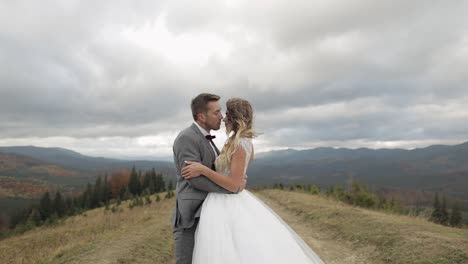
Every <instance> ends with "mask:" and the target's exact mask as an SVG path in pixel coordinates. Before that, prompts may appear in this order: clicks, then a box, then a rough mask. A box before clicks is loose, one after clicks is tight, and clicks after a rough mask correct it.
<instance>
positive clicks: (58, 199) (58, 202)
mask: <svg viewBox="0 0 468 264" xmlns="http://www.w3.org/2000/svg"><path fill="white" fill-rule="evenodd" d="M65 211H66V204H65V201H64V200H63V198H62V195H61V194H60V191H58V190H57V192H56V193H55V199H54V212H55V213H56V214H57V215H58V216H59V217H62V216H64V215H65Z"/></svg>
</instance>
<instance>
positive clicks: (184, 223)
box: [171, 124, 232, 228]
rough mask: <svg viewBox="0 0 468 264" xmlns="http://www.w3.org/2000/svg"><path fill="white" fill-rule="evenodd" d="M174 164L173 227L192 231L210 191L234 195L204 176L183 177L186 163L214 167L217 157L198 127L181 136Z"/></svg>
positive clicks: (176, 140)
mask: <svg viewBox="0 0 468 264" xmlns="http://www.w3.org/2000/svg"><path fill="white" fill-rule="evenodd" d="M172 149H173V152H174V163H175V166H176V171H177V175H176V176H177V183H176V206H175V208H174V212H173V214H172V218H171V223H172V224H173V227H174V228H190V227H191V226H193V224H194V223H195V218H197V217H200V212H201V205H202V204H203V201H204V200H205V198H206V196H207V195H208V193H209V192H218V193H232V192H230V191H228V190H226V189H223V188H222V187H220V186H219V185H217V184H215V183H214V182H212V181H210V180H209V179H208V178H207V177H205V176H200V177H195V178H192V179H190V180H186V179H184V178H183V177H182V176H181V173H180V171H181V169H182V168H183V167H184V166H185V163H184V162H185V161H197V162H200V163H202V164H203V165H205V166H207V167H208V168H214V161H215V159H216V155H215V153H214V152H213V149H212V148H211V146H210V142H209V141H208V140H207V139H206V138H205V136H203V134H202V132H201V131H200V129H199V128H198V127H197V125H195V124H192V125H191V126H190V127H188V128H186V129H184V130H183V131H182V132H180V133H179V135H178V136H177V138H176V139H175V141H174V145H173V148H172Z"/></svg>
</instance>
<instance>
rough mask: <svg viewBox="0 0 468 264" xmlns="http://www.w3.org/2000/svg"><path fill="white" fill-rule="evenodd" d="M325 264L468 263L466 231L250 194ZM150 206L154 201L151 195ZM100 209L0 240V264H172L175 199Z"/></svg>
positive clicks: (318, 201)
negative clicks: (270, 209)
mask: <svg viewBox="0 0 468 264" xmlns="http://www.w3.org/2000/svg"><path fill="white" fill-rule="evenodd" d="M255 194H256V195H257V196H258V197H259V198H261V199H262V200H263V201H265V202H266V203H267V204H268V205H270V206H271V207H272V208H273V209H274V210H275V211H276V212H277V213H278V214H279V215H280V216H281V217H282V218H283V219H284V220H285V221H286V222H287V223H288V224H290V225H291V227H292V228H293V229H294V230H296V232H297V233H298V234H300V235H301V237H303V239H304V240H305V241H306V242H307V243H308V244H309V245H310V246H311V247H312V248H313V249H314V251H316V252H317V253H318V254H319V255H320V256H321V257H322V258H323V259H324V261H325V262H326V263H468V230H462V229H454V228H448V227H443V226H440V225H435V224H433V223H430V222H427V221H425V220H422V219H418V218H413V217H406V216H400V215H391V214H386V213H382V212H376V211H369V210H365V209H360V208H356V207H352V206H349V205H346V204H343V203H340V202H336V201H334V200H328V199H326V198H323V197H320V196H316V195H310V194H305V193H299V192H288V191H280V190H263V191H258V192H256V193H255ZM152 200H153V201H154V196H153V197H152ZM127 204H128V203H122V205H121V206H120V208H122V210H123V211H122V212H116V213H112V212H111V211H105V210H104V209H103V208H99V209H95V210H91V211H88V212H86V216H85V215H80V216H75V217H70V218H68V219H67V220H65V221H63V222H61V223H59V224H57V225H55V226H49V227H39V228H36V229H34V230H31V231H28V232H26V233H24V234H22V235H18V236H14V237H10V238H7V239H4V240H0V263H2V264H3V263H173V253H174V242H173V239H172V230H171V226H170V223H169V219H170V214H171V209H172V207H173V206H174V198H172V199H169V200H165V199H163V200H161V202H159V203H155V202H153V203H152V204H151V205H145V206H143V207H135V208H133V209H129V208H128V206H127Z"/></svg>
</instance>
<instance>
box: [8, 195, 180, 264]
mask: <svg viewBox="0 0 468 264" xmlns="http://www.w3.org/2000/svg"><path fill="white" fill-rule="evenodd" d="M152 200H153V203H152V204H151V205H145V206H143V207H135V208H133V209H129V208H128V206H127V204H128V202H124V203H122V204H121V205H120V206H119V207H120V208H121V209H122V211H121V212H120V211H118V212H116V213H112V212H111V211H105V210H104V209H103V208H98V209H94V210H91V211H88V212H86V214H84V215H80V216H74V217H70V218H68V219H66V220H65V221H63V222H61V223H59V224H57V225H55V226H49V227H45V226H44V227H39V228H36V229H34V230H30V231H28V232H26V233H24V234H22V235H19V236H14V237H10V238H7V239H4V240H2V241H0V263H116V262H117V263H155V262H156V263H168V262H170V261H171V260H172V258H173V255H172V254H173V240H172V231H171V227H170V223H169V218H170V212H171V208H172V206H173V205H174V199H170V200H164V199H162V200H161V202H159V203H156V202H154V201H155V198H154V196H153V197H152Z"/></svg>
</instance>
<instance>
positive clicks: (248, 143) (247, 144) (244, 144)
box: [220, 138, 253, 175]
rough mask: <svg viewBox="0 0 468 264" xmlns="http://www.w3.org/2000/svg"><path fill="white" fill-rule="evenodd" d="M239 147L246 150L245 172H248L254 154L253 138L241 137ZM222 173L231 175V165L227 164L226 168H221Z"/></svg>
mask: <svg viewBox="0 0 468 264" xmlns="http://www.w3.org/2000/svg"><path fill="white" fill-rule="evenodd" d="M237 147H241V148H243V149H244V151H245V167H244V174H245V173H246V172H247V168H248V166H249V161H250V157H251V155H252V150H253V148H252V147H253V144H252V139H251V138H240V139H239V142H238V145H237ZM220 173H222V174H224V175H229V174H230V173H231V166H230V165H229V166H227V167H226V168H225V169H222V170H220Z"/></svg>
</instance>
